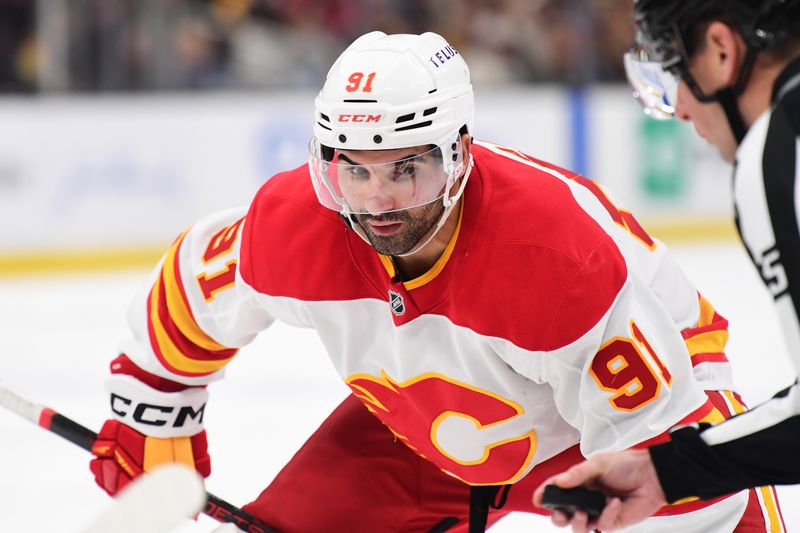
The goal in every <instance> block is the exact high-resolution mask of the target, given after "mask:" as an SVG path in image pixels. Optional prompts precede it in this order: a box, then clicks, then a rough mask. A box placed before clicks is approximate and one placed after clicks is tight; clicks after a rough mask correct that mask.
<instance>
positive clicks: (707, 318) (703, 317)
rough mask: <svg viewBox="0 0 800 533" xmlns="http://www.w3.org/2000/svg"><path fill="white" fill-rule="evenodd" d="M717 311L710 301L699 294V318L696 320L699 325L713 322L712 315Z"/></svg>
mask: <svg viewBox="0 0 800 533" xmlns="http://www.w3.org/2000/svg"><path fill="white" fill-rule="evenodd" d="M715 314H717V311H716V310H715V309H714V306H713V305H711V302H709V301H708V300H706V299H705V298H703V297H702V296H700V319H699V320H698V321H697V325H698V326H699V327H701V328H702V327H703V326H707V325H709V324H711V323H712V322H714V315H715Z"/></svg>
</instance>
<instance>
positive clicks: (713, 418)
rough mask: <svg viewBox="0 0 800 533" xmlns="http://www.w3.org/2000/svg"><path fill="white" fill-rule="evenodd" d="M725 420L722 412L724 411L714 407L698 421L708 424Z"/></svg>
mask: <svg viewBox="0 0 800 533" xmlns="http://www.w3.org/2000/svg"><path fill="white" fill-rule="evenodd" d="M724 421H725V415H723V414H722V411H720V410H719V409H717V408H716V407H714V408H713V409H711V411H709V413H708V414H707V415H706V416H704V417H703V418H701V419H700V420H698V422H701V423H706V424H719V423H720V422H724Z"/></svg>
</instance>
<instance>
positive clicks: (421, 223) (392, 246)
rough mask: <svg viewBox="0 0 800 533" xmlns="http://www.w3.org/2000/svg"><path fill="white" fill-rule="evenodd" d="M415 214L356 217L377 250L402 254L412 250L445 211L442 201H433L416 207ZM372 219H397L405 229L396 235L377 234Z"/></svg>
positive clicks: (381, 252) (386, 253) (380, 252)
mask: <svg viewBox="0 0 800 533" xmlns="http://www.w3.org/2000/svg"><path fill="white" fill-rule="evenodd" d="M414 211H416V212H415V213H414V215H416V216H414V215H412V214H411V213H409V212H408V211H402V212H397V213H394V214H393V216H392V217H391V218H389V217H386V218H383V217H380V216H378V217H372V216H369V215H356V216H355V217H354V218H355V220H356V223H357V224H358V225H359V226H360V227H361V230H362V231H363V232H364V234H365V235H366V236H367V240H368V241H369V243H370V244H371V245H372V247H373V248H374V249H375V251H376V252H378V253H379V254H383V255H402V254H406V253H408V252H410V251H411V250H413V249H414V247H415V246H416V245H417V244H418V243H419V242H420V241H421V240H422V239H423V238H424V237H425V236H426V235H428V232H429V231H431V229H432V228H433V227H435V226H436V223H437V222H439V218H440V217H441V215H442V212H443V211H444V205H442V203H441V202H431V203H430V204H428V205H425V206H422V207H418V208H416V209H414ZM370 219H378V220H397V221H398V222H403V229H402V230H400V232H399V233H398V234H396V235H391V236H382V235H375V234H374V233H373V232H372V229H371V228H370V226H369V224H368V223H367V221H368V220H370Z"/></svg>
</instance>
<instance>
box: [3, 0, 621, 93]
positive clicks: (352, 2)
mask: <svg viewBox="0 0 800 533" xmlns="http://www.w3.org/2000/svg"><path fill="white" fill-rule="evenodd" d="M632 6H633V2H632V0H0V62H1V63H0V91H2V92H3V93H40V92H41V93H49V92H109V91H125V92H131V91H134V92H135V91H173V90H174V91H179V90H187V89H191V90H195V89H197V90H202V89H207V90H260V89H272V88H275V89H294V88H317V87H319V86H320V84H321V81H322V80H323V79H324V76H325V74H326V72H327V69H328V68H329V67H330V64H331V63H332V62H333V60H334V59H335V58H336V57H337V56H338V54H339V53H340V52H341V51H342V50H343V49H344V48H345V47H346V46H347V44H349V42H351V41H352V40H353V39H354V38H355V37H357V36H358V35H360V34H362V33H365V32H366V31H369V30H382V31H385V32H387V33H420V32H423V31H436V32H438V33H441V34H442V35H444V36H445V37H446V38H447V39H448V40H449V42H450V43H451V44H453V45H454V46H455V47H456V48H458V49H459V50H460V51H461V53H462V54H463V55H464V56H465V58H466V59H467V61H468V63H469V65H470V69H471V71H472V75H473V81H474V83H475V85H476V86H484V87H486V86H503V85H509V84H515V83H531V82H554V83H564V84H570V85H581V84H585V83H593V82H616V81H622V80H623V79H624V74H623V72H622V61H621V54H622V53H623V52H624V50H625V49H626V48H627V47H628V46H629V45H630V43H631V42H632V40H633V33H632V29H631V24H630V12H631V10H632Z"/></svg>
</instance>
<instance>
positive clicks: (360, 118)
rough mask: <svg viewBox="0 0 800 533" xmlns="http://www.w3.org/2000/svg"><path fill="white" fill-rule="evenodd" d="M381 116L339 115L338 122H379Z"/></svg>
mask: <svg viewBox="0 0 800 533" xmlns="http://www.w3.org/2000/svg"><path fill="white" fill-rule="evenodd" d="M382 118H383V115H339V122H380V121H381V119H382Z"/></svg>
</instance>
